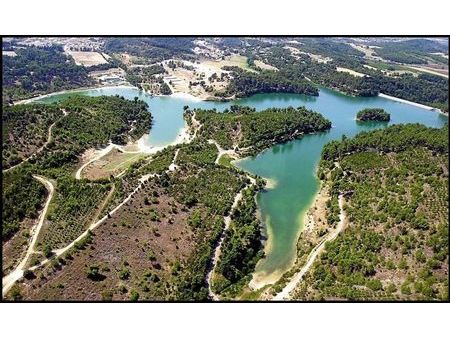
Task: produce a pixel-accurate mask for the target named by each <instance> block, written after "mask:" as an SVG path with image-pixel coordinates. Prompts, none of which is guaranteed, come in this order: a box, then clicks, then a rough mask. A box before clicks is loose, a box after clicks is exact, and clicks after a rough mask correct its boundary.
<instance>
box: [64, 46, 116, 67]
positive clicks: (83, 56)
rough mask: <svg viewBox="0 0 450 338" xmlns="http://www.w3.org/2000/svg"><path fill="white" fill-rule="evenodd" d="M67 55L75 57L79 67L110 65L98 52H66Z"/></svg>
mask: <svg viewBox="0 0 450 338" xmlns="http://www.w3.org/2000/svg"><path fill="white" fill-rule="evenodd" d="M66 53H67V54H69V55H70V56H72V57H73V59H74V60H75V63H76V64H77V65H83V66H86V67H89V66H95V65H101V64H103V63H108V61H106V60H105V58H104V57H103V55H102V54H100V53H98V52H75V51H71V50H66Z"/></svg>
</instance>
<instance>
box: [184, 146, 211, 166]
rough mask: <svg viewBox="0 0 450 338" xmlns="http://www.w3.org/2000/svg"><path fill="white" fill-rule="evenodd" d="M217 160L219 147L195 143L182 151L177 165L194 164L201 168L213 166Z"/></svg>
mask: <svg viewBox="0 0 450 338" xmlns="http://www.w3.org/2000/svg"><path fill="white" fill-rule="evenodd" d="M216 158H217V147H216V146H215V145H214V144H210V143H202V142H199V141H194V142H192V143H190V144H188V145H186V146H184V147H183V148H181V149H180V152H179V153H178V157H177V161H176V163H177V164H181V165H182V164H187V163H193V164H196V165H199V166H203V165H206V164H213V163H214V161H215V160H216Z"/></svg>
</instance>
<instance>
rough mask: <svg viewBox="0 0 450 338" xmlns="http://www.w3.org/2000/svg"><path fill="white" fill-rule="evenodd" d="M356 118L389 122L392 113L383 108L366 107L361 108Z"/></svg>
mask: <svg viewBox="0 0 450 338" xmlns="http://www.w3.org/2000/svg"><path fill="white" fill-rule="evenodd" d="M356 119H357V120H359V121H381V122H388V121H389V120H390V119H391V115H390V114H388V113H386V111H385V110H384V109H381V108H366V109H363V110H360V111H359V112H358V113H357V114H356Z"/></svg>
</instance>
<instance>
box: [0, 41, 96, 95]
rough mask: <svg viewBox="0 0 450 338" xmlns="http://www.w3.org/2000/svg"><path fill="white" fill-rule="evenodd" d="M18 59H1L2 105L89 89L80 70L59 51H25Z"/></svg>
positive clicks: (80, 67)
mask: <svg viewBox="0 0 450 338" xmlns="http://www.w3.org/2000/svg"><path fill="white" fill-rule="evenodd" d="M15 51H16V53H17V56H14V57H11V56H5V55H3V58H2V59H3V68H2V69H3V94H2V95H3V99H4V101H5V102H9V101H11V100H19V99H24V98H29V97H32V96H36V95H40V94H45V93H51V92H56V91H60V90H65V89H73V88H78V87H83V86H89V85H92V84H93V82H92V80H91V79H90V78H89V77H88V75H87V70H86V68H85V67H83V66H77V65H76V64H75V62H74V61H73V59H72V58H70V57H68V56H66V55H65V54H64V51H63V49H62V47H60V46H52V47H45V48H36V47H26V48H18V49H16V50H15Z"/></svg>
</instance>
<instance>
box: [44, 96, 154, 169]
mask: <svg viewBox="0 0 450 338" xmlns="http://www.w3.org/2000/svg"><path fill="white" fill-rule="evenodd" d="M58 107H60V108H62V109H65V110H66V111H68V112H69V114H68V115H67V116H65V117H64V118H62V119H60V120H58V121H57V122H56V124H55V126H54V127H53V129H52V135H53V140H52V142H51V143H50V144H49V145H48V146H47V147H46V149H44V151H43V152H42V153H41V155H40V156H39V157H38V158H37V159H36V163H37V164H38V166H39V168H41V169H42V170H45V171H46V173H47V174H48V175H49V176H51V177H56V176H58V175H61V174H62V173H64V172H67V170H68V169H70V167H71V166H73V165H74V164H75V163H77V162H78V158H77V157H78V156H79V155H80V154H81V153H82V152H83V151H84V150H86V149H88V148H91V147H101V146H105V145H106V144H108V142H109V141H112V142H114V143H119V144H124V143H126V142H127V141H128V140H130V139H131V140H135V139H138V138H139V137H141V136H142V135H143V134H144V133H145V132H147V130H148V128H149V126H150V125H151V122H152V117H151V114H150V112H149V111H148V110H147V104H146V103H145V102H143V101H140V100H138V99H137V98H135V99H134V100H133V101H130V100H126V99H124V98H123V97H119V96H99V97H86V96H72V97H69V98H68V99H66V100H64V101H62V102H61V103H59V104H58ZM68 167H69V168H68Z"/></svg>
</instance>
